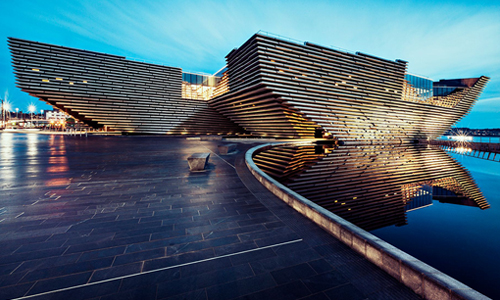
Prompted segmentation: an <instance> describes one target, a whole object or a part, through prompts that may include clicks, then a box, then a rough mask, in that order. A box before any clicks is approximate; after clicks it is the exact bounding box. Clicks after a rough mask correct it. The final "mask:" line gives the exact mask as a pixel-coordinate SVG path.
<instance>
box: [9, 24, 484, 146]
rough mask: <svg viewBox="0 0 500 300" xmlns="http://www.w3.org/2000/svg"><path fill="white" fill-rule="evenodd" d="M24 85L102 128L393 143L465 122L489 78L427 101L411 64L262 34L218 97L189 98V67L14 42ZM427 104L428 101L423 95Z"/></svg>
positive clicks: (238, 59) (238, 58)
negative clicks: (410, 75) (413, 80)
mask: <svg viewBox="0 0 500 300" xmlns="http://www.w3.org/2000/svg"><path fill="white" fill-rule="evenodd" d="M9 47H10V49H11V52H12V60H13V64H14V69H15V74H16V78H17V84H18V86H19V87H20V88H21V89H22V90H23V91H26V92H28V93H30V94H31V95H33V96H35V97H38V98H39V99H41V100H43V101H45V102H47V103H49V104H51V105H53V106H54V107H57V108H60V109H62V110H63V111H65V112H67V113H69V114H70V115H72V116H74V117H75V118H77V119H79V120H81V121H84V122H86V123H87V124H89V125H91V126H93V127H96V128H99V127H103V126H107V127H108V128H110V129H112V130H116V131H121V132H125V133H151V134H241V133H248V134H251V135H253V136H269V137H280V138H313V137H318V136H321V135H322V134H324V135H325V136H328V137H333V138H336V139H338V140H344V141H358V142H361V143H363V142H365V141H376V142H377V143H393V142H398V143H399V142H401V141H408V140H418V139H420V140H422V139H428V138H435V137H437V136H439V135H441V134H443V133H444V132H445V131H446V130H447V129H448V128H449V127H450V126H451V125H452V124H454V123H455V122H457V121H458V120H459V119H460V118H462V117H463V116H465V115H466V114H467V113H468V112H469V111H470V109H471V107H472V105H473V104H474V102H475V101H476V100H477V98H478V97H479V94H480V93H481V91H482V90H483V88H484V86H485V84H486V83H487V81H488V78H487V77H485V76H482V77H480V78H469V79H463V80H442V81H440V82H438V84H440V85H441V86H443V87H444V89H446V88H447V85H448V84H450V83H453V84H459V88H457V90H456V91H452V92H450V93H449V94H446V95H440V96H433V97H431V98H425V99H424V98H421V97H420V95H418V92H417V89H415V88H414V87H412V85H411V84H409V82H408V81H406V79H405V76H406V74H407V71H406V68H407V62H405V61H402V60H396V61H390V60H386V59H382V58H378V57H374V56H371V55H367V54H363V53H359V52H358V53H355V54H353V53H348V52H344V51H338V50H334V49H331V48H326V47H323V46H319V45H315V44H313V43H309V42H305V43H301V42H296V41H291V40H284V39H280V38H276V37H273V36H269V35H266V34H262V33H257V34H255V35H254V36H253V37H251V38H250V39H249V40H248V41H247V42H245V43H244V44H243V45H242V46H241V47H240V48H238V49H235V50H233V51H231V52H230V53H229V54H228V55H227V57H226V59H227V70H226V71H225V73H224V75H223V77H222V79H221V80H220V81H218V82H219V84H218V86H216V87H215V88H214V97H213V98H211V99H209V100H208V101H205V100H191V99H183V98H182V86H183V79H182V77H183V76H182V70H181V69H180V68H173V67H167V66H160V65H154V64H149V63H142V62H135V61H131V60H127V59H126V58H125V57H122V56H115V55H108V54H102V53H97V52H91V51H85V50H78V49H72V48H67V47H61V46H54V45H49V44H43V43H38V42H30V41H25V40H20V39H15V38H9ZM419 97H420V98H419Z"/></svg>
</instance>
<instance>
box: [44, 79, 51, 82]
mask: <svg viewBox="0 0 500 300" xmlns="http://www.w3.org/2000/svg"><path fill="white" fill-rule="evenodd" d="M42 81H43V82H50V81H49V80H48V79H42Z"/></svg>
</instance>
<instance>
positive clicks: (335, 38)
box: [0, 0, 500, 128]
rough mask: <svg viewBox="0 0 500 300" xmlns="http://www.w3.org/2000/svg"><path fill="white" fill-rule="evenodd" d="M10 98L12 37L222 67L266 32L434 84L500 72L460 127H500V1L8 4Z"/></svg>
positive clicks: (2, 60) (10, 91) (13, 93)
mask: <svg viewBox="0 0 500 300" xmlns="http://www.w3.org/2000/svg"><path fill="white" fill-rule="evenodd" d="M0 12H1V18H0V34H1V39H0V40H1V41H2V43H1V44H0V97H1V98H7V99H8V100H9V101H10V102H11V103H12V105H13V108H16V107H18V108H19V109H20V110H24V111H26V110H27V106H28V105H29V104H30V103H33V104H35V105H36V106H37V108H38V110H40V109H50V106H48V105H47V104H44V103H43V102H41V101H39V100H38V99H36V98H34V97H31V96H29V95H28V94H26V93H24V92H21V91H20V89H19V88H17V87H16V86H15V78H14V75H13V71H12V66H11V62H10V53H9V49H8V47H7V37H17V38H22V39H28V40H33V41H39V42H44V43H50V44H56V45H62V46H68V47H74V48H80V49H87V50H92V51H98V52H104V53H110V54H116V55H122V56H126V57H128V58H140V59H144V60H146V61H149V62H153V63H154V62H157V63H161V64H165V65H169V66H176V67H181V68H183V69H184V70H185V71H195V72H205V73H214V72H216V71H217V70H219V69H220V68H221V67H223V66H224V64H225V56H226V54H227V53H229V51H231V50H232V49H233V48H235V47H238V46H239V45H241V44H242V43H243V42H245V41H246V40H247V39H248V38H249V37H250V36H252V35H253V34H254V33H256V32H257V31H259V30H263V31H267V32H271V33H274V34H277V35H282V36H284V37H289V38H293V39H297V40H301V41H311V42H314V43H317V44H321V45H324V46H333V47H336V48H342V49H345V50H348V51H351V52H355V51H360V52H364V53H368V54H372V55H375V56H379V57H382V58H386V59H390V60H395V59H403V60H406V61H408V62H409V72H410V73H413V74H418V75H424V76H427V77H429V78H431V79H433V80H439V79H452V78H467V77H479V76H481V75H486V76H488V77H490V78H491V80H490V82H489V83H488V85H487V87H486V89H485V90H484V92H483V94H482V96H481V97H480V99H479V101H478V102H477V103H476V105H475V107H474V108H473V110H472V112H471V113H470V114H469V115H468V116H467V117H465V118H464V119H463V120H462V121H460V122H459V123H458V124H456V126H466V127H471V128H500V68H499V66H500V1H498V0H492V1H481V0H475V1H460V0H453V1H428V0H419V1H401V0H398V1H369V0H366V1H356V0H354V1H313V0H311V1H271V0H267V1H266V0H263V1H260V0H257V1H253V0H245V1H185V0H184V1H175V0H164V1H126V0H109V1H99V0H88V1H83V0H70V1H68V0H64V1H59V0H58V1H53V0H44V1H41V0H40V1H22V0H0Z"/></svg>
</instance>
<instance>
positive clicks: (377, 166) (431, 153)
mask: <svg viewBox="0 0 500 300" xmlns="http://www.w3.org/2000/svg"><path fill="white" fill-rule="evenodd" d="M318 147H319V148H320V149H322V148H325V149H323V152H322V151H318ZM253 160H254V162H255V164H256V165H257V166H258V167H259V168H260V169H261V170H262V171H264V172H266V173H267V174H269V175H270V176H272V177H274V178H275V179H277V180H278V181H280V182H282V183H283V184H285V185H286V186H288V187H289V188H291V189H292V190H294V191H295V192H297V193H299V194H300V195H302V196H304V197H306V198H307V199H309V200H311V201H313V202H315V203H317V204H319V205H320V206H322V207H324V208H326V209H328V210H330V211H332V212H333V213H335V214H337V215H338V216H340V217H342V218H344V219H346V220H348V221H350V222H353V223H354V224H356V225H358V226H360V227H362V228H363V229H366V230H373V229H376V228H380V227H384V226H389V225H404V224H406V214H405V205H406V204H408V203H409V202H410V201H412V199H413V198H415V197H416V195H417V194H418V191H419V190H421V188H422V186H423V185H430V186H434V187H439V188H442V189H445V190H448V191H451V192H453V193H454V194H455V195H456V197H455V199H462V200H460V201H462V202H464V203H466V204H465V205H471V204H470V203H472V205H474V206H476V207H479V208H481V209H487V208H489V207H490V206H489V204H488V203H487V202H486V199H485V198H484V196H483V195H482V193H481V191H480V190H479V188H478V186H477V185H476V183H475V182H474V180H473V179H472V177H471V176H470V174H469V172H468V171H467V170H466V169H465V168H464V167H462V166H461V165H460V164H459V163H457V162H456V161H455V160H454V159H453V158H451V157H450V156H449V155H448V154H447V153H446V152H444V151H443V150H441V149H439V148H438V147H427V145H423V144H416V145H415V144H403V145H400V144H392V145H385V146H384V145H352V144H351V145H344V146H339V147H338V148H337V147H327V146H325V145H323V146H321V145H320V146H312V145H311V146H308V145H301V146H281V147H280V146H276V147H271V148H270V149H267V150H265V151H262V152H260V153H258V154H256V155H255V156H254V158H253ZM292 170H294V171H293V172H292ZM464 198H465V199H464ZM450 199H451V198H450Z"/></svg>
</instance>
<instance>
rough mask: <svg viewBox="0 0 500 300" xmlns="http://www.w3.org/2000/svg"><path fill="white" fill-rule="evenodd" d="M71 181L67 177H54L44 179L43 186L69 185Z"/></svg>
mask: <svg viewBox="0 0 500 300" xmlns="http://www.w3.org/2000/svg"><path fill="white" fill-rule="evenodd" d="M70 183H71V181H70V180H69V179H68V178H54V179H49V180H47V181H45V186H61V185H69V184H70Z"/></svg>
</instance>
